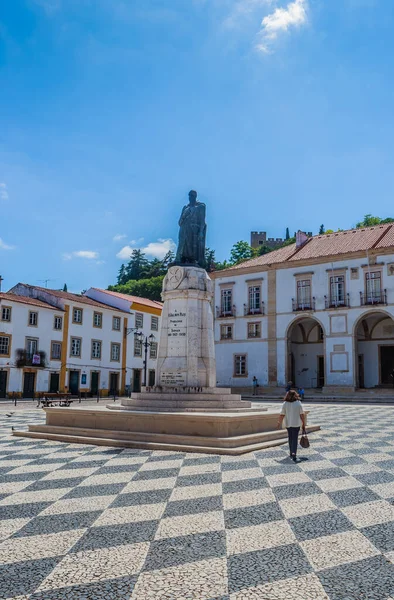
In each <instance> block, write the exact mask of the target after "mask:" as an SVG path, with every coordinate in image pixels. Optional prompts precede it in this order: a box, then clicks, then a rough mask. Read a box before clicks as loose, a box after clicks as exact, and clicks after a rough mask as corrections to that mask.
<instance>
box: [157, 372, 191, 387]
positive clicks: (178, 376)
mask: <svg viewBox="0 0 394 600" xmlns="http://www.w3.org/2000/svg"><path fill="white" fill-rule="evenodd" d="M161 384H162V385H170V386H173V387H179V386H184V385H186V373H179V371H162V372H161Z"/></svg>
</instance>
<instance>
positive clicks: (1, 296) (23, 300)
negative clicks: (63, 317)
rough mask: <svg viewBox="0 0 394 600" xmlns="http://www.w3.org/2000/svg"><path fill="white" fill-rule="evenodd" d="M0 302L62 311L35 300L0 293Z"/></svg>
mask: <svg viewBox="0 0 394 600" xmlns="http://www.w3.org/2000/svg"><path fill="white" fill-rule="evenodd" d="M0 301H1V302H3V301H4V302H20V303H21V304H29V305H30V306H38V307H40V308H50V309H51V310H57V311H59V310H62V309H59V308H57V307H56V306H52V305H51V304H48V303H47V302H42V300H36V298H27V297H26V296H18V295H17V294H12V293H5V292H0Z"/></svg>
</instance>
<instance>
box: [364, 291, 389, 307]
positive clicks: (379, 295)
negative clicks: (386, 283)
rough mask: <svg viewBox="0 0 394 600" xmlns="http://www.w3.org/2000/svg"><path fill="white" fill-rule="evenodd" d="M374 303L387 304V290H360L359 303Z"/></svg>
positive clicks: (368, 304)
mask: <svg viewBox="0 0 394 600" xmlns="http://www.w3.org/2000/svg"><path fill="white" fill-rule="evenodd" d="M375 304H387V290H382V291H380V292H368V293H367V294H365V293H363V292H360V305H361V306H371V305H375Z"/></svg>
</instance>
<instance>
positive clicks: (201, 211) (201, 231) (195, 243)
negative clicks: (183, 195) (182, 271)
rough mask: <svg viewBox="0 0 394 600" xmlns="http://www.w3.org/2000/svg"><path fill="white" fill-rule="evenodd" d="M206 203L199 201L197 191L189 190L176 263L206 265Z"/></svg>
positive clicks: (181, 219) (180, 230)
mask: <svg viewBox="0 0 394 600" xmlns="http://www.w3.org/2000/svg"><path fill="white" fill-rule="evenodd" d="M206 232H207V226H206V223H205V204H204V203H203V202H198V201H197V192H195V191H194V190H191V191H190V192H189V204H187V205H186V206H184V207H183V209H182V214H181V217H180V219H179V243H178V250H177V253H176V259H175V264H178V265H198V266H200V267H202V268H204V267H205V236H206Z"/></svg>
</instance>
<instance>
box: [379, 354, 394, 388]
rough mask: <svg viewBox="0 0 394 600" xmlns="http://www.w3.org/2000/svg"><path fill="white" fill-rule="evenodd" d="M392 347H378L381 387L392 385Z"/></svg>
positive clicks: (393, 378) (393, 383) (393, 382)
mask: <svg viewBox="0 0 394 600" xmlns="http://www.w3.org/2000/svg"><path fill="white" fill-rule="evenodd" d="M393 371H394V346H380V383H381V384H382V385H390V384H391V385H393V386H394V377H392V376H391V374H392V373H393Z"/></svg>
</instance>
